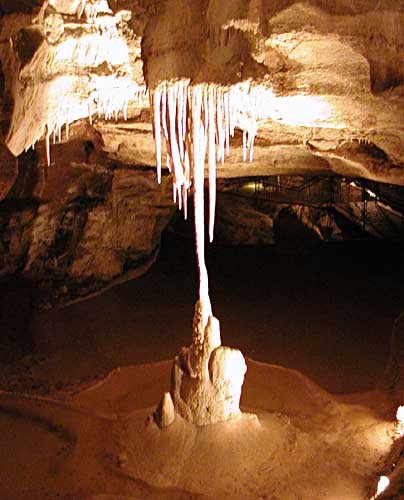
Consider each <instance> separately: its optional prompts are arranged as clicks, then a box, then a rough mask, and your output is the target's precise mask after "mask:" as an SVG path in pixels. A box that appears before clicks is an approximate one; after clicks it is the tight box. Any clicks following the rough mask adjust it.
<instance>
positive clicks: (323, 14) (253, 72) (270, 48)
mask: <svg viewBox="0 0 404 500" xmlns="http://www.w3.org/2000/svg"><path fill="white" fill-rule="evenodd" d="M0 14H1V18H0V26H1V31H0V60H1V70H2V72H1V97H2V121H1V125H2V126H1V133H2V146H1V149H0V157H1V165H2V167H1V168H2V170H1V173H0V196H1V197H4V196H6V195H7V193H8V192H9V191H10V189H11V187H12V185H13V183H14V181H15V179H16V177H17V174H18V165H19V164H18V161H16V158H17V157H19V156H20V155H21V154H22V153H23V152H24V151H26V150H29V149H30V148H31V147H33V146H35V150H36V154H37V155H38V158H39V162H40V163H41V164H42V165H46V163H47V162H48V163H50V168H52V164H59V165H64V164H66V165H68V164H71V163H72V162H74V163H75V164H77V165H79V164H80V163H81V162H82V163H86V162H88V160H89V156H91V155H93V156H95V158H96V160H92V161H96V162H97V163H102V164H104V165H114V164H120V165H122V164H123V165H129V166H133V165H136V166H138V167H141V168H145V169H148V168H154V166H155V164H156V151H155V141H154V137H153V106H151V105H150V99H151V98H153V95H154V92H155V90H156V89H158V88H160V89H161V88H162V87H161V86H162V85H163V86H164V88H165V89H170V88H172V84H173V82H177V83H178V82H182V85H183V86H185V87H184V88H185V92H187V89H188V92H189V88H191V87H192V86H197V85H207V86H210V87H209V88H211V87H212V86H216V87H217V88H219V89H221V92H224V91H227V90H228V89H237V92H238V93H237V94H235V97H234V99H233V100H235V101H236V106H235V108H234V136H233V137H231V138H230V150H231V151H230V154H229V156H227V157H226V159H225V161H224V162H223V163H222V162H219V164H218V166H217V174H218V176H219V177H246V176H263V175H282V174H322V173H335V174H338V175H343V176H349V177H364V178H368V179H372V180H378V181H381V182H388V183H392V184H401V185H404V65H403V60H404V3H403V2H402V0H384V1H383V2H380V1H377V0H359V1H358V0H357V1H354V0H332V1H330V0H306V1H295V0H279V1H274V0H250V1H248V0H232V1H230V0H205V1H200V0H166V1H157V0H138V1H135V0H132V1H131V0H125V1H120V0H114V1H112V0H111V1H110V2H109V4H108V3H107V2H106V0H103V1H101V0H99V1H93V2H89V1H85V0H72V1H67V0H49V1H47V2H45V4H42V5H41V3H40V2H37V1H30V0H17V1H7V0H2V1H1V2H0ZM226 89H227V90H226ZM240 89H241V90H240ZM167 92H168V91H167ZM175 92H177V90H176V91H175ZM236 108H237V109H236ZM252 119H253V121H254V126H256V137H255V141H254V158H253V161H251V162H250V161H249V159H248V158H247V161H244V160H243V133H244V132H245V131H248V129H250V128H251V123H252ZM154 126H155V123H154ZM254 135H255V130H254ZM88 143H91V144H92V146H91V148H94V151H92V150H91V151H89V150H88V148H87V149H86V146H85V145H86V144H88ZM47 145H48V147H47ZM83 145H84V146H83ZM162 148H163V151H162V155H163V157H164V156H165V148H166V145H165V143H163V144H162ZM244 156H245V155H244ZM47 157H48V158H47ZM165 168H166V167H165V163H164V161H163V169H165Z"/></svg>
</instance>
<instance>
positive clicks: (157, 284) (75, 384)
mask: <svg viewBox="0 0 404 500" xmlns="http://www.w3.org/2000/svg"><path fill="white" fill-rule="evenodd" d="M401 256H402V252H401V249H400V248H399V247H397V246H395V245H393V246H391V245H386V244H380V243H377V242H375V243H372V244H369V243H367V244H366V245H364V244H363V242H355V243H350V244H341V245H339V244H337V245H333V246H328V247H323V248H312V249H311V250H310V251H309V250H308V249H307V251H306V252H305V253H303V254H302V253H301V254H293V253H289V254H284V253H280V252H278V251H277V250H276V249H268V248H267V249H265V248H261V249H259V248H258V249H257V248H231V249H230V248H225V247H222V248H220V247H213V248H210V249H209V255H208V265H209V270H210V273H211V296H212V302H213V307H214V312H215V314H216V315H217V316H218V318H219V319H220V320H221V326H222V342H223V344H225V345H232V346H237V347H239V348H241V349H242V351H243V352H244V354H245V355H246V356H247V364H248V371H247V376H246V380H245V384H244V390H243V395H242V401H241V404H242V408H243V409H244V410H246V411H249V412H254V413H256V414H257V417H258V420H247V421H231V422H229V423H224V424H216V425H214V426H211V427H207V428H199V429H198V428H195V427H193V426H191V425H189V424H187V423H186V422H185V421H183V420H182V419H181V418H180V417H177V418H176V420H175V422H174V423H173V424H172V425H171V426H170V427H168V428H166V429H163V430H160V429H159V428H158V427H157V426H156V425H155V423H154V421H153V420H152V419H150V415H151V414H152V412H153V408H154V407H155V406H156V404H157V403H158V400H159V398H160V396H161V394H162V393H163V391H165V390H168V388H169V374H170V367H171V361H170V359H172V358H173V356H174V355H175V354H176V352H177V351H178V349H179V347H180V346H182V345H186V344H188V343H189V342H190V335H191V322H192V315H193V307H194V301H195V298H196V289H195V283H196V276H195V267H194V254H193V242H192V240H187V239H180V240H178V239H176V238H175V237H174V236H172V235H170V234H168V235H167V236H166V237H165V241H164V244H163V247H162V251H161V254H160V256H159V258H158V260H157V262H156V264H155V265H154V266H153V267H152V268H151V269H150V270H149V271H148V272H147V274H145V275H144V276H142V277H141V278H139V279H137V280H133V281H128V282H126V283H123V284H121V285H119V286H116V287H113V288H111V289H109V290H108V291H106V292H105V293H103V294H100V295H98V296H96V297H93V298H91V299H89V300H86V301H81V302H77V303H75V304H72V305H69V306H67V307H64V308H61V309H54V310H50V311H45V312H42V313H33V312H32V311H29V310H28V309H27V306H26V305H25V306H24V302H23V301H22V303H21V306H19V303H18V299H21V298H23V297H24V294H19V290H20V289H19V287H18V286H17V284H16V285H15V287H13V286H12V285H11V286H8V288H6V289H5V288H3V295H2V297H3V301H2V304H3V305H2V311H3V318H2V321H3V323H2V325H3V328H4V325H5V326H8V327H9V328H10V330H9V331H8V334H9V335H10V332H14V334H15V335H16V339H17V340H18V335H23V336H24V337H23V340H24V341H25V342H26V348H27V349H28V350H30V352H27V353H25V355H24V356H23V357H22V358H20V359H18V360H17V361H14V362H9V363H8V364H5V363H3V364H2V366H1V389H3V390H2V392H0V448H1V449H2V450H3V451H5V450H11V449H12V450H13V452H12V453H7V454H4V453H3V456H2V458H1V459H0V464H1V467H0V497H1V498H15V499H21V500H25V499H30V500H37V499H38V500H46V499H52V500H53V499H56V498H58V499H59V500H62V499H63V500H71V499H87V500H130V499H131V500H136V499H140V498H151V499H154V498H155V499H165V500H169V499H191V498H192V499H197V498H206V499H215V500H217V499H222V498H223V499H224V498H234V499H238V498H239V499H243V500H245V499H250V498H251V499H257V498H262V499H264V498H267V499H269V498H271V499H282V500H284V499H297V498H299V499H307V500H309V499H310V500H313V499H321V500H322V499H349V500H362V499H367V498H370V496H371V495H372V494H373V493H374V492H375V488H376V484H377V480H378V478H379V476H380V475H382V474H387V473H391V472H392V460H393V458H394V457H395V458H397V456H399V455H397V453H399V454H400V453H402V451H401V448H402V443H401V442H399V443H398V444H397V443H396V445H393V437H394V414H395V409H396V405H397V402H396V401H392V400H391V399H390V397H389V396H388V394H387V393H384V392H383V391H379V390H372V389H373V388H374V387H375V385H376V384H377V382H378V381H380V380H381V378H382V375H383V371H384V366H385V363H386V359H387V356H388V350H389V338H390V332H391V327H392V323H393V321H394V319H395V318H396V317H397V316H398V315H399V313H400V312H401V311H402V309H403V300H404V299H403V297H404V293H403V292H404V280H403V261H402V257H401ZM9 285H10V284H9ZM25 291H26V290H25ZM26 292H27V291H26ZM27 296H29V293H28V292H27ZM13 301H14V302H13ZM13 303H14V306H13ZM7 311H8V313H9V314H8V316H7V315H6V316H7V317H8V318H9V320H8V321H6V320H5V316H4V315H5V312H7ZM6 319H7V318H6ZM19 328H20V329H19ZM11 354H12V353H11ZM349 393H352V394H350V395H349ZM397 446H398V448H397ZM394 447H396V451H395V448H394ZM39 449H40V454H39V453H38V450H39ZM397 449H398V452H397ZM394 454H396V455H394ZM39 455H40V458H39ZM400 456H401V455H400Z"/></svg>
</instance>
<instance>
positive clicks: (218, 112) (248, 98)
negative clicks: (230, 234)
mask: <svg viewBox="0 0 404 500" xmlns="http://www.w3.org/2000/svg"><path fill="white" fill-rule="evenodd" d="M253 95H254V93H251V92H250V85H249V82H242V83H239V84H235V85H231V86H222V85H218V84H214V83H201V84H191V82H190V80H185V79H182V80H176V81H164V82H161V83H160V84H159V85H157V86H156V87H155V88H154V89H153V90H152V91H151V92H150V98H151V107H152V111H153V116H154V120H153V125H154V137H155V142H156V157H157V158H156V161H157V177H158V181H159V182H160V181H161V168H162V141H163V140H165V145H166V150H167V158H166V164H167V167H168V169H169V170H170V172H171V173H172V176H173V196H174V201H175V202H178V205H179V208H180V209H183V210H184V215H185V217H186V216H187V213H186V211H187V196H188V190H189V189H190V187H191V183H192V185H193V193H194V211H195V232H196V250H197V257H198V266H199V272H200V298H201V300H205V301H206V302H207V303H208V301H209V296H208V275H207V270H206V265H205V258H204V178H205V161H206V160H207V165H208V179H209V238H210V240H211V241H212V239H213V231H214V216H215V205H216V164H217V162H220V163H223V162H224V160H225V157H226V155H229V153H230V137H231V136H233V135H234V130H235V128H236V127H239V128H240V129H241V130H242V131H243V158H244V160H247V158H249V160H250V161H251V160H252V158H253V147H254V138H255V136H256V133H257V122H256V116H255V110H256V107H255V98H254V97H252V96H253Z"/></svg>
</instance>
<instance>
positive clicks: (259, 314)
mask: <svg viewBox="0 0 404 500" xmlns="http://www.w3.org/2000/svg"><path fill="white" fill-rule="evenodd" d="M190 227H192V226H191V225H190ZM189 236H191V235H189ZM402 250H403V249H402V247H401V246H400V245H398V244H394V243H388V242H385V241H351V242H338V243H335V242H334V243H327V244H326V243H323V244H320V245H317V246H316V247H315V248H311V249H310V251H308V252H305V253H295V254H283V253H280V252H279V251H278V249H277V247H254V246H250V247H247V246H238V247H228V246H223V245H222V246H221V245H212V246H210V247H208V261H207V262H208V268H209V272H210V281H211V284H210V287H211V296H212V302H213V305H214V313H215V315H216V316H217V317H218V318H219V320H220V322H221V331H222V339H223V342H225V343H226V344H227V345H231V346H232V345H234V346H237V347H239V348H240V349H241V350H242V351H243V353H244V354H245V355H246V356H248V357H251V358H253V359H256V360H259V361H265V362H267V363H271V364H279V365H282V366H285V367H290V368H295V369H298V370H300V371H302V372H303V373H304V374H305V375H307V376H309V377H310V378H311V379H313V380H314V381H315V382H317V383H318V384H319V385H320V386H322V387H324V388H326V389H327V390H329V391H332V392H343V393H347V392H355V391H364V390H367V389H370V388H372V387H373V386H374V385H375V383H376V382H377V381H378V380H379V379H380V377H381V376H382V374H383V371H384V367H385V363H386V360H387V356H388V352H389V341H390V334H391V328H392V324H393V321H394V320H395V318H396V317H397V316H398V315H399V314H400V312H401V311H402V310H403V309H404V299H403V297H404V262H403V257H402V256H403V251H402ZM196 283H197V281H196V271H195V263H194V247H193V240H192V238H191V237H188V238H186V237H184V236H182V237H179V236H178V235H177V234H175V233H166V234H165V235H164V238H163V244H162V250H161V253H160V255H159V257H158V260H157V262H156V264H155V265H154V266H153V267H152V268H151V269H150V270H149V271H148V272H147V273H146V274H145V275H143V276H142V277H140V278H139V279H137V280H132V281H128V282H126V283H123V284H121V285H118V286H116V287H114V288H112V289H110V290H108V291H106V292H105V293H103V294H101V295H99V296H97V297H94V298H91V299H88V300H85V301H82V302H79V303H76V304H73V305H70V306H67V307H65V308H62V309H53V310H50V311H45V312H42V313H33V314H32V315H31V317H29V316H30V315H28V313H24V314H25V323H24V325H23V326H22V325H21V321H22V320H21V321H19V322H18V324H19V327H20V330H21V331H22V332H23V334H24V339H25V342H26V343H27V350H28V351H29V350H30V348H32V347H33V351H32V354H29V355H28V356H27V357H25V358H23V359H22V361H21V360H20V361H17V364H16V365H15V366H16V367H17V368H15V369H14V371H13V370H12V369H11V368H10V365H8V366H5V367H4V366H3V370H4V369H7V370H8V372H6V373H9V372H10V370H11V372H12V373H14V378H15V379H16V382H15V383H16V384H17V385H18V383H22V384H23V385H24V384H25V385H24V387H25V388H28V389H29V384H32V385H33V386H34V389H35V388H36V389H39V390H42V389H43V390H47V388H52V387H55V386H56V387H58V386H63V385H64V384H71V383H74V382H77V381H79V380H85V379H91V378H93V377H96V376H101V375H103V374H105V373H107V372H108V371H110V370H111V369H113V368H116V367H118V366H126V365H129V364H141V363H148V362H154V361H159V360H164V359H169V358H173V357H174V356H175V355H176V353H177V352H178V349H179V347H181V346H182V345H187V344H188V343H189V339H190V332H191V325H192V314H193V307H194V302H195V299H196V295H197V290H196ZM13 286H14V285H13V284H12V283H11V282H9V283H8V287H7V289H3V304H6V303H7V300H5V299H7V297H8V299H9V302H8V305H7V307H8V308H12V307H14V308H15V307H16V302H17V301H18V300H20V296H19V295H18V293H17V292H16V289H15V288H13ZM25 294H26V296H27V297H28V298H27V300H29V294H27V290H26V289H25ZM23 310H24V309H22V311H23ZM4 313H5V312H4V311H3V315H4ZM17 316H18V315H17ZM21 317H22V316H21ZM7 318H9V323H8V324H7V319H6V318H5V317H3V328H4V330H3V332H6V331H7V328H9V329H10V328H15V322H14V324H11V323H12V322H13V321H14V320H13V318H14V319H15V315H8V316H7ZM17 326H18V325H17ZM3 336H4V333H3ZM3 341H4V337H3ZM31 344H32V345H31ZM8 347H9V349H13V348H16V346H15V344H14V345H13V343H11V342H9V343H8ZM18 366H19V367H20V368H18ZM21 367H25V369H26V372H25V373H21V370H22V368H21ZM6 378H7V377H6ZM3 380H6V379H4V377H3ZM3 383H4V384H7V382H3ZM27 384H28V386H27Z"/></svg>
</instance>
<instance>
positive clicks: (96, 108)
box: [31, 85, 145, 166]
mask: <svg viewBox="0 0 404 500" xmlns="http://www.w3.org/2000/svg"><path fill="white" fill-rule="evenodd" d="M144 93H145V90H144V88H138V89H137V90H133V86H132V85H130V88H129V86H128V87H125V88H120V87H119V86H118V87H117V88H116V89H115V92H111V90H103V89H102V88H101V89H99V90H97V91H95V92H94V93H93V94H92V95H91V96H90V97H89V98H88V99H87V100H86V101H83V102H72V103H71V104H70V105H69V104H66V103H63V104H61V105H60V106H59V107H58V109H57V111H56V113H55V115H56V116H55V117H54V118H53V119H52V120H48V122H47V123H46V126H45V143H46V159H47V164H48V166H49V165H50V161H51V158H50V142H51V138H52V139H53V143H54V144H55V143H56V141H58V142H61V141H62V131H63V129H64V131H65V138H66V140H69V126H70V124H71V123H72V122H74V121H75V120H77V118H81V117H85V116H88V117H89V120H90V123H91V124H92V121H93V116H94V115H95V116H96V117H97V118H103V119H105V120H110V119H115V120H118V118H119V115H120V114H122V117H123V119H124V120H127V117H128V104H129V101H130V100H132V99H133V98H135V99H136V98H137V99H138V100H140V96H143V95H144ZM34 146H35V144H32V145H31V147H34Z"/></svg>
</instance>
